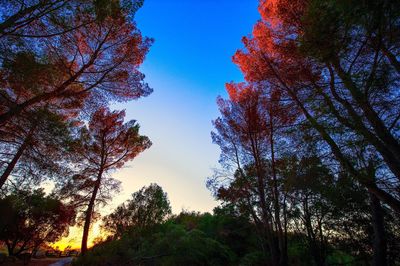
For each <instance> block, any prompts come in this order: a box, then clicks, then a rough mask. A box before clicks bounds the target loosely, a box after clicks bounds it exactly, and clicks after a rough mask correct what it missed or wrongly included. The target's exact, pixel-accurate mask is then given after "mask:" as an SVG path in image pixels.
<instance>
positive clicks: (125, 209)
mask: <svg viewBox="0 0 400 266" xmlns="http://www.w3.org/2000/svg"><path fill="white" fill-rule="evenodd" d="M170 214H171V206H170V203H169V200H168V196H167V193H165V192H164V191H163V189H162V188H161V187H160V186H159V185H157V184H150V185H149V186H148V187H143V188H141V189H140V190H139V191H137V192H135V193H133V194H132V198H131V199H129V200H127V201H126V202H125V203H123V204H122V205H120V206H118V207H117V208H116V209H115V210H114V212H112V213H111V214H109V215H107V216H105V217H103V224H102V228H103V229H104V230H105V231H106V233H107V234H110V235H111V237H113V238H119V237H121V236H122V235H123V233H124V232H125V231H127V230H128V229H129V228H132V227H135V228H145V227H149V226H153V225H155V224H160V223H162V222H163V221H164V220H165V218H167V216H168V215H170Z"/></svg>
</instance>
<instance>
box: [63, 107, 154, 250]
mask: <svg viewBox="0 0 400 266" xmlns="http://www.w3.org/2000/svg"><path fill="white" fill-rule="evenodd" d="M124 117H125V112H124V111H110V110H109V109H107V108H104V107H102V108H100V109H98V110H97V111H96V112H95V113H94V114H93V115H92V116H91V119H90V121H89V124H88V126H87V127H86V126H85V127H83V128H82V129H81V131H80V135H79V139H78V140H77V141H76V144H75V156H76V159H77V161H76V165H75V166H76V168H78V169H80V173H79V175H75V176H74V178H73V180H72V181H70V182H69V183H68V184H67V185H66V186H65V187H64V190H63V191H64V193H67V195H69V196H70V197H72V199H73V200H74V201H75V202H78V203H83V204H84V205H83V207H85V211H84V228H83V236H82V247H81V252H82V253H83V254H84V253H85V252H86V251H87V241H88V235H89V229H90V224H91V221H92V217H93V216H94V213H95V207H96V205H98V204H99V203H102V204H106V203H107V200H110V196H111V192H112V191H113V190H116V189H118V187H119V183H118V182H116V180H115V179H113V178H111V177H108V176H107V175H108V174H110V172H112V171H114V170H116V169H118V168H121V167H122V166H123V165H124V164H125V163H126V162H127V161H129V160H132V159H133V158H135V157H136V156H137V155H139V154H140V153H141V152H143V151H144V150H146V149H148V148H149V147H150V146H151V142H150V140H149V139H148V138H147V137H146V136H141V135H139V125H138V124H136V121H134V120H132V121H129V122H127V123H124ZM81 206H82V205H81Z"/></svg>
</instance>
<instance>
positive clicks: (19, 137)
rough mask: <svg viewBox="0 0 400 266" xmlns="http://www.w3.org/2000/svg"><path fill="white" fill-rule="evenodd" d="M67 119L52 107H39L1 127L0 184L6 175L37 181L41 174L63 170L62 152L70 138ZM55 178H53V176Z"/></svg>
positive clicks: (0, 185) (57, 173) (40, 178)
mask: <svg viewBox="0 0 400 266" xmlns="http://www.w3.org/2000/svg"><path fill="white" fill-rule="evenodd" d="M69 123H70V122H69V121H65V118H64V117H63V116H61V115H59V114H57V113H55V112H52V110H49V109H39V110H37V111H35V112H31V113H30V114H29V117H19V118H18V119H15V120H14V121H12V122H10V123H8V124H7V125H6V126H5V127H3V128H2V129H1V130H0V132H1V137H0V147H1V151H2V152H1V156H0V158H1V166H0V169H1V170H2V174H1V176H0V188H2V187H3V186H4V184H5V182H6V181H7V180H8V178H9V177H10V175H12V176H13V177H14V178H17V179H18V183H19V185H22V184H23V183H24V181H26V180H28V181H31V182H30V183H31V184H32V181H33V183H38V182H40V181H41V180H43V178H44V177H47V178H49V177H55V176H57V177H59V176H62V175H63V174H65V170H66V169H65V167H63V164H66V163H67V160H66V159H65V156H63V155H65V153H66V151H67V150H68V145H69V142H70V140H71V135H70V134H71V132H70V131H71V129H70V126H71V125H69ZM55 181H57V180H56V179H55Z"/></svg>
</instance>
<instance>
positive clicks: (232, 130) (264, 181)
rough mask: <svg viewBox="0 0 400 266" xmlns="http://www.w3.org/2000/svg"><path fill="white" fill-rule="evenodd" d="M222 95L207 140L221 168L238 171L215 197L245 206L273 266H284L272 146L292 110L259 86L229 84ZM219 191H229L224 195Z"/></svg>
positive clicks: (282, 212)
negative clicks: (216, 150)
mask: <svg viewBox="0 0 400 266" xmlns="http://www.w3.org/2000/svg"><path fill="white" fill-rule="evenodd" d="M227 91H228V94H229V99H228V100H223V99H221V98H219V99H218V105H219V108H220V112H221V117H220V118H218V119H217V120H216V121H214V125H215V128H216V129H217V133H212V137H213V141H214V142H215V143H217V144H218V145H219V146H220V147H221V151H222V153H221V160H220V162H221V163H222V164H223V165H224V166H225V168H226V169H227V170H230V169H237V171H236V173H234V174H233V181H232V182H231V183H230V184H229V183H228V184H224V182H222V184H221V183H220V184H217V186H221V185H222V187H221V189H220V190H219V193H218V195H219V197H220V199H222V198H224V197H225V196H226V198H225V200H228V201H236V200H238V201H240V202H241V204H242V207H243V206H246V205H247V207H246V209H247V211H250V214H251V215H252V217H253V219H254V221H256V223H258V224H259V225H261V228H260V230H261V232H263V235H264V236H265V237H266V238H267V242H268V247H269V249H270V253H271V259H272V263H273V264H274V265H278V264H279V265H286V264H287V219H286V203H285V201H286V199H285V195H283V194H282V193H281V191H282V188H281V187H282V181H281V179H282V177H281V176H280V175H279V173H278V172H277V166H276V164H277V161H278V160H279V158H277V157H278V156H280V154H279V153H278V152H277V149H276V144H277V143H279V144H281V143H284V141H285V140H284V138H283V137H282V136H283V135H282V134H280V133H281V132H282V129H283V128H285V127H288V126H289V125H291V124H292V123H293V122H294V121H295V120H296V114H295V110H296V109H295V108H293V106H291V105H287V104H285V102H284V101H283V99H282V97H281V94H280V93H279V91H274V90H270V89H269V88H268V87H265V86H263V85H262V84H257V83H239V84H234V83H230V84H227ZM281 152H282V151H281ZM232 163H233V164H232ZM215 181H216V182H217V183H218V180H215ZM224 185H226V186H227V187H229V189H227V190H226V191H224V188H223V186H224ZM217 189H218V188H217ZM224 195H225V196H224ZM235 198H236V199H235Z"/></svg>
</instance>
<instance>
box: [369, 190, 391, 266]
mask: <svg viewBox="0 0 400 266" xmlns="http://www.w3.org/2000/svg"><path fill="white" fill-rule="evenodd" d="M369 196H370V199H371V211H372V227H373V229H374V240H373V252H374V254H373V261H372V265H373V266H386V265H387V244H386V236H385V221H384V212H383V209H382V206H381V203H380V201H379V199H378V198H377V197H376V196H375V195H374V194H372V193H369Z"/></svg>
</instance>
